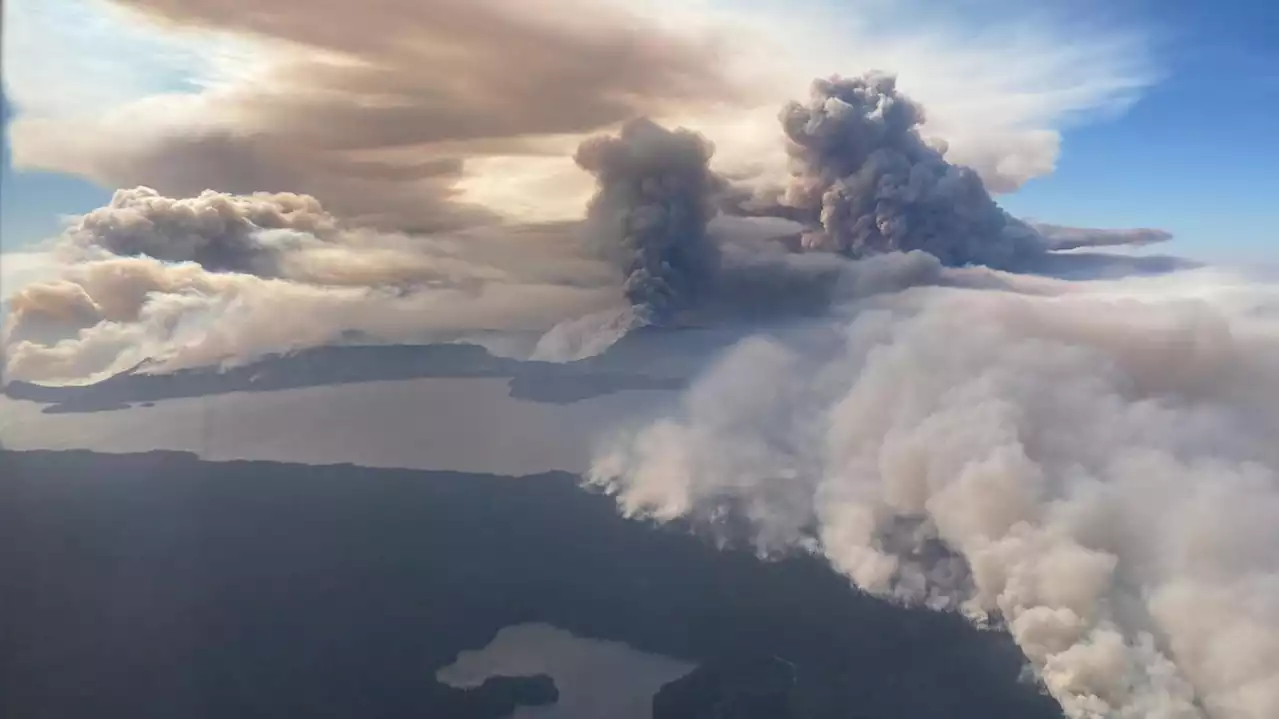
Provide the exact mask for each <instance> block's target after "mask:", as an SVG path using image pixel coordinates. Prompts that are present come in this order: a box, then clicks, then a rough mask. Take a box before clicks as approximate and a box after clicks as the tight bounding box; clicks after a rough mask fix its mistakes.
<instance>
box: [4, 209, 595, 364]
mask: <svg viewBox="0 0 1280 719" xmlns="http://www.w3.org/2000/svg"><path fill="white" fill-rule="evenodd" d="M516 240H518V242H517V241H516ZM579 244H580V243H579V240H577V239H576V234H575V233H574V232H573V231H572V228H570V227H567V226H565V225H562V224H549V225H544V226H529V227H522V228H514V227H508V228H501V229H500V230H472V231H469V232H460V233H453V234H443V233H441V234H435V235H429V236H409V235H402V234H394V233H380V232H375V231H371V230H363V229H357V228H348V227H343V226H341V225H340V223H338V222H337V221H336V220H334V218H333V217H332V216H331V215H330V214H329V213H327V212H326V211H325V210H324V209H323V207H321V206H320V204H319V203H318V202H317V201H316V200H315V199H314V198H311V197H308V196H305V195H292V194H276V195H267V194H260V195H251V196H237V195H227V194H224V193H216V192H205V193H202V194H201V195H200V196H198V197H195V198H186V199H173V198H167V197H162V196H160V195H158V194H157V193H155V192H154V191H152V190H149V189H147V188H137V189H134V190H121V191H119V192H117V193H116V195H115V197H114V198H113V200H112V202H111V203H110V204H109V205H107V206H106V207H103V208H99V209H97V210H94V211H93V212H90V213H88V214H87V215H85V216H83V217H81V218H79V219H78V220H77V221H75V222H74V223H73V224H72V225H71V226H70V227H68V228H67V230H66V232H65V233H64V234H63V235H62V236H61V237H60V238H58V239H57V240H56V242H55V244H54V246H53V249H52V252H51V255H50V256H51V258H53V259H56V260H58V261H60V262H61V264H60V265H58V266H56V271H54V272H53V273H52V274H53V277H52V278H49V279H44V280H41V281H33V282H29V283H28V284H26V285H24V286H22V287H21V288H19V289H17V290H16V291H15V292H14V293H13V294H12V295H10V296H8V297H6V298H5V304H6V305H7V311H6V312H5V315H6V316H5V323H4V329H3V334H2V339H3V345H4V354H5V374H6V377H7V378H9V379H26V380H36V381H52V382H66V381H85V380H92V379H95V378H100V377H102V376H105V375H109V374H112V373H115V372H120V371H124V370H127V369H130V368H132V367H135V366H137V365H139V364H140V363H143V362H146V363H148V366H149V371H159V372H163V371H170V370H174V369H178V368H182V367H192V366H201V365H218V364H234V363H240V362H246V361H251V360H253V359H256V358H259V357H262V356H263V355H266V354H271V353H277V352H285V351H290V350H295V349H299V348H304V347H312V346H318V345H325V344H334V343H339V342H341V341H343V338H344V337H347V336H349V335H350V334H351V333H352V332H358V333H359V334H360V335H361V336H363V337H366V338H368V339H369V341H382V342H430V341H448V340H452V339H457V338H459V337H464V336H467V334H468V333H472V332H477V331H481V332H483V331H502V330H532V331H543V330H546V329H548V328H550V327H552V326H554V325H555V323H556V322H558V321H560V320H562V319H563V318H564V317H566V316H580V315H583V314H587V313H591V312H598V311H601V310H602V309H606V308H610V307H614V308H616V307H617V305H618V301H617V295H616V292H617V290H616V285H615V284H614V282H615V280H614V277H613V273H612V272H611V270H610V268H609V267H608V266H607V265H605V264H603V263H601V262H599V261H597V260H592V259H590V258H588V257H586V255H585V253H584V252H583V251H582V250H581V248H580V247H579ZM291 318H292V319H291ZM297 318H304V319H302V320H299V319H297Z"/></svg>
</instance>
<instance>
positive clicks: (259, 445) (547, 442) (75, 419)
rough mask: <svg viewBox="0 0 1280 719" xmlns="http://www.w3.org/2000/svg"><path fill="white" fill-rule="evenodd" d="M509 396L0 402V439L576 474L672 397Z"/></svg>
mask: <svg viewBox="0 0 1280 719" xmlns="http://www.w3.org/2000/svg"><path fill="white" fill-rule="evenodd" d="M508 393H509V388H508V386H507V380H505V379H501V378H426V379H414V380H397V381H385V382H364V383H358V384H346V385H334V386H325V387H308V388H302V389H290V390H281V391H276V392H236V393H231V394H223V395H211V396H207V397H190V398H178V399H170V400H162V401H159V402H156V403H155V404H154V405H153V406H149V407H148V406H141V405H135V406H133V407H131V408H129V409H121V410H115V411H106V412H85V413H62V414H46V413H43V412H42V411H41V410H42V409H43V407H44V405H40V404H36V403H32V402H25V401H16V400H11V399H9V398H6V397H0V443H2V444H3V445H4V446H6V447H9V448H11V449H91V450H96V451H101V452H144V451H150V450H155V449H167V450H184V451H191V452H195V453H197V454H198V455H200V457H201V458H203V459H209V460H230V459H258V460H275V461H283V462H299V463H305V464H339V463H352V464H358V465H363V466H369V467H397V468H406V469H435V470H450V471H459V472H486V473H493V474H505V475H523V474H533V473H538V472H544V471H548V470H563V471H569V472H581V471H583V470H584V469H585V468H586V467H587V465H588V463H589V461H590V456H591V452H592V448H593V446H595V443H596V442H598V441H599V440H600V439H601V438H603V437H607V436H608V435H609V433H610V432H611V431H616V430H617V429H618V428H619V427H622V426H625V425H627V424H628V423H631V422H638V421H642V420H643V419H644V418H646V417H649V416H652V414H653V413H654V412H655V411H657V410H658V409H659V408H661V407H664V406H668V405H669V404H670V403H671V402H673V401H674V399H675V393H673V392H668V391H652V390H646V391H622V392H616V393H613V394H608V395H602V396H598V397H592V398H589V399H585V400H582V401H579V402H573V403H569V404H554V403H544V402H533V401H528V400H521V399H515V398H512V397H510V396H509V394H508Z"/></svg>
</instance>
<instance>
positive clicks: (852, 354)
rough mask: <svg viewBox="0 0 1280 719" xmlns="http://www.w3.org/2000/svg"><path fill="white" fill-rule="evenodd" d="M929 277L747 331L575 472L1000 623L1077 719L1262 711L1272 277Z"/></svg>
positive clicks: (647, 504)
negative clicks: (758, 332) (675, 407)
mask: <svg viewBox="0 0 1280 719" xmlns="http://www.w3.org/2000/svg"><path fill="white" fill-rule="evenodd" d="M884 259H887V257H886V258H884ZM855 264H861V263H855ZM942 272H943V274H944V276H946V275H948V274H950V275H952V276H953V277H955V278H956V279H959V280H964V281H963V282H959V283H958V284H968V286H969V288H968V289H950V288H940V287H916V288H914V289H906V290H901V291H897V290H890V291H887V292H886V293H883V294H878V295H873V296H870V297H865V298H863V299H860V300H856V301H854V302H852V303H851V304H849V305H847V306H846V307H844V311H843V312H842V314H843V315H844V316H845V317H847V318H849V319H846V320H840V321H833V322H832V323H831V324H830V333H829V335H828V336H826V337H825V338H809V339H806V340H804V341H801V340H800V339H797V338H791V339H789V340H778V339H776V338H773V339H766V338H763V337H761V338H756V339H752V340H748V341H745V342H743V343H742V344H740V345H739V346H738V347H736V348H735V349H734V350H732V351H731V352H730V353H729V354H728V355H727V356H726V357H725V358H724V359H723V360H722V361H720V362H719V363H718V364H717V365H716V366H714V367H713V368H712V369H711V370H710V371H709V372H708V373H707V374H706V376H705V377H703V378H702V379H701V380H700V381H699V382H698V383H696V384H695V386H694V387H692V388H691V389H690V391H689V392H688V393H687V395H686V396H685V397H684V399H683V407H682V410H681V411H680V412H678V413H677V414H675V415H673V416H670V417H668V418H666V419H663V420H661V421H657V422H655V423H653V424H651V425H649V426H647V427H646V428H644V429H642V430H640V431H638V432H635V433H632V434H628V435H625V436H622V437H619V438H618V439H617V441H616V442H615V443H613V444H612V445H609V446H606V447H605V448H604V449H603V450H602V451H601V452H600V453H599V454H598V456H597V460H596V461H595V463H594V466H593V469H592V471H591V474H590V480H591V481H592V482H593V483H595V484H596V485H598V486H601V487H604V488H606V489H607V490H608V491H610V492H612V493H614V494H616V496H617V499H618V502H619V505H620V507H621V509H622V510H623V511H624V513H626V514H628V515H630V516H641V517H649V518H655V519H658V520H670V519H674V518H677V517H690V518H693V519H694V520H697V521H698V522H700V523H702V524H703V525H704V526H708V527H711V528H713V529H715V528H721V527H725V526H733V527H735V528H736V529H735V532H737V531H740V528H741V526H742V525H743V524H744V523H745V524H746V525H747V526H749V527H750V528H751V530H752V531H751V534H750V536H751V537H752V541H753V542H754V543H755V545H756V546H757V547H758V548H759V550H760V551H761V553H763V554H766V555H768V554H773V553H777V552H786V551H812V552H817V553H820V554H823V555H825V556H826V557H827V559H828V560H829V561H830V562H831V564H832V565H833V566H834V567H835V568H836V569H838V570H839V571H841V572H843V573H845V574H847V575H848V576H849V578H850V579H851V580H852V581H853V582H854V584H856V585H857V586H858V587H859V588H861V589H862V590H864V591H867V592H870V593H873V594H876V595H879V596H883V597H886V598H890V599H893V600H897V601H902V602H908V603H920V604H925V605H928V606H932V607H935V608H944V609H951V610H956V611H962V612H964V613H966V614H968V615H970V616H971V617H973V618H974V619H975V621H978V622H981V623H983V624H994V625H997V626H1000V627H1003V628H1004V629H1005V630H1006V631H1008V632H1009V633H1010V634H1012V636H1013V638H1014V639H1015V641H1016V642H1017V643H1018V645H1019V646H1020V647H1021V648H1022V650H1023V652H1024V653H1025V654H1026V656H1027V658H1028V660H1029V661H1030V664H1031V666H1032V667H1033V668H1034V669H1035V670H1036V673H1037V675H1038V678H1039V679H1040V680H1041V681H1042V682H1043V683H1044V686H1045V687H1046V688H1047V689H1048V691H1049V692H1051V693H1052V694H1053V696H1054V697H1055V698H1056V699H1057V700H1058V701H1059V702H1060V703H1061V704H1062V706H1063V708H1064V710H1065V711H1066V713H1067V715H1068V716H1069V717H1072V719H1086V718H1088V719H1103V718H1107V719H1114V718H1124V719H1181V718H1188V719H1189V718H1191V717H1205V716H1208V717H1212V718H1213V719H1264V718H1269V717H1272V716H1275V715H1276V712H1277V648H1278V647H1277V620H1276V617H1277V609H1278V607H1277V574H1276V572H1277V559H1278V558H1277V549H1276V547H1277V539H1278V538H1277V521H1278V517H1277V500H1278V497H1277V441H1276V437H1277V429H1278V427H1277V401H1276V396H1277V375H1276V367H1277V352H1276V347H1277V334H1276V326H1277V324H1276V322H1277V297H1276V291H1275V287H1274V286H1269V287H1255V286H1251V285H1248V284H1247V283H1241V282H1239V281H1237V280H1235V279H1232V278H1227V280H1226V281H1219V280H1220V278H1215V277H1214V276H1212V275H1206V274H1204V273H1203V271H1199V272H1191V273H1184V274H1175V275H1169V276H1166V277H1160V278H1145V279H1129V280H1125V281H1122V282H1083V283H1081V282H1065V281H1059V280H1048V279H1041V278H1028V277H1018V276H1016V275H1001V274H998V273H990V272H989V271H987V270H978V269H964V270H946V269H944V270H942ZM957 272H959V273H967V274H955V273H957ZM982 273H985V274H987V275H989V277H990V279H991V280H992V285H991V286H993V287H995V286H999V285H1001V284H1003V285H1005V289H986V290H983V289H978V288H977V285H976V284H975V282H974V281H975V280H978V279H979V278H978V275H979V274H982ZM738 536H740V535H738Z"/></svg>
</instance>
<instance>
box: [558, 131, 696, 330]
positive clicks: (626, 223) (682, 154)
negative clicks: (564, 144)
mask: <svg viewBox="0 0 1280 719" xmlns="http://www.w3.org/2000/svg"><path fill="white" fill-rule="evenodd" d="M713 150H714V148H713V146H712V144H711V142H710V141H708V140H707V139H706V138H704V137H702V136H701V135H698V134H697V133H694V132H690V131H688V130H684V129H676V130H667V129H665V128H662V127H660V126H658V125H657V124H655V123H653V122H651V121H649V120H647V119H643V118H641V119H637V120H633V121H630V122H628V123H627V124H626V125H624V126H623V127H622V131H621V133H620V134H619V135H618V136H617V137H606V136H601V137H594V138H591V139H589V140H587V141H586V142H584V143H582V145H581V146H580V147H579V148H578V152H577V154H576V155H575V156H574V160H575V161H576V162H577V163H578V165H579V166H581V167H582V168H583V169H585V170H587V171H588V172H590V173H592V174H593V175H595V177H596V182H597V185H598V187H597V192H596V195H595V197H593V198H592V200H591V204H590V205H589V206H588V208H587V221H588V223H589V225H590V228H591V231H592V232H595V233H597V240H598V241H599V242H600V243H601V244H602V246H603V248H604V250H605V252H606V253H608V254H610V255H612V256H613V259H614V260H615V261H616V262H618V263H619V264H620V266H621V267H622V270H623V272H624V273H625V275H626V284H625V293H626V296H627V299H628V300H629V301H630V302H631V303H632V305H633V306H634V308H635V311H636V315H637V317H638V319H640V320H641V321H642V322H647V323H655V324H663V323H666V322H669V321H670V320H671V319H673V317H674V315H675V314H676V313H677V312H679V311H680V310H681V309H684V308H686V307H688V306H689V305H690V304H692V303H693V302H695V301H696V299H697V297H698V295H699V294H700V293H701V292H703V291H705V290H706V288H707V287H708V286H709V285H710V283H711V280H712V276H713V274H714V272H715V269H716V265H717V262H718V258H717V254H718V253H717V251H716V247H715V245H714V244H713V243H712V242H711V241H710V240H709V239H708V237H707V223H708V222H709V221H710V220H711V218H712V216H713V215H714V214H715V206H714V202H713V193H714V192H715V190H716V188H717V186H718V184H719V183H718V180H717V178H716V176H715V175H714V174H713V173H712V172H711V171H710V170H709V169H708V163H709V162H710V160H711V154H712V152H713Z"/></svg>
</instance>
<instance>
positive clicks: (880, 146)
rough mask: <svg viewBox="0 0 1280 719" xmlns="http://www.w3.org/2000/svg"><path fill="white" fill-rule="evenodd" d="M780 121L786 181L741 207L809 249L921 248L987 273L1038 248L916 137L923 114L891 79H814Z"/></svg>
mask: <svg viewBox="0 0 1280 719" xmlns="http://www.w3.org/2000/svg"><path fill="white" fill-rule="evenodd" d="M779 117H780V120H781V123H782V128H783V131H784V133H785V134H786V137H787V151H788V153H789V155H790V156H791V164H792V178H791V182H790V184H788V185H787V186H786V187H784V188H780V189H776V190H775V191H774V192H773V193H772V194H773V196H772V197H763V196H759V197H755V198H753V199H752V200H748V201H746V202H745V203H744V207H743V208H742V209H743V210H744V211H747V212H751V213H761V214H780V215H783V216H786V217H790V218H792V219H795V220H798V221H800V222H802V223H804V224H805V225H807V226H808V230H807V231H806V232H805V233H804V235H803V237H802V243H803V244H804V245H805V246H806V247H808V248H812V249H826V250H832V251H836V252H841V253H844V254H847V255H851V256H855V257H861V256H865V255H868V254H874V253H879V252H891V251H902V252H907V251H910V250H924V251H926V252H929V253H931V254H933V255H934V256H936V257H938V259H940V260H942V261H943V263H945V264H948V265H962V264H968V263H977V264H985V265H988V266H992V267H1007V266H1010V265H1011V264H1013V263H1014V262H1016V260H1017V259H1018V258H1019V256H1020V253H1022V252H1025V251H1028V250H1034V249H1036V247H1037V243H1036V233H1035V232H1034V231H1033V230H1031V229H1030V228H1029V227H1027V226H1026V225H1025V224H1024V223H1022V222H1020V221H1018V220H1015V219H1014V218H1012V217H1010V216H1009V215H1008V214H1007V213H1005V212H1004V211H1003V210H1001V209H1000V208H999V207H998V206H997V205H996V204H995V202H994V201H993V200H992V199H991V196H990V195H989V194H988V193H987V190H986V188H985V187H984V186H983V184H982V180H981V178H980V177H979V176H978V174H977V173H976V172H974V171H973V170H971V169H969V168H967V167H962V166H957V165H952V164H950V163H948V162H947V161H946V160H945V159H943V155H942V152H941V151H940V150H939V149H938V148H937V147H934V146H931V145H930V144H929V143H927V142H926V141H925V140H924V138H922V137H921V136H920V132H919V126H920V125H921V123H923V122H924V110H923V109H922V108H921V107H920V106H919V105H917V104H916V103H914V102H912V101H911V100H910V99H908V98H907V97H905V96H903V95H900V94H899V93H898V91H897V88H896V81H895V78H894V77H893V76H891V75H882V74H869V75H866V76H863V77H857V78H839V77H836V78H831V79H826V80H822V79H820V80H816V81H814V83H813V86H812V88H811V96H810V98H809V101H808V102H807V103H800V102H791V103H788V104H787V105H786V107H784V108H783V110H782V112H781V114H780V116H779Z"/></svg>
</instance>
